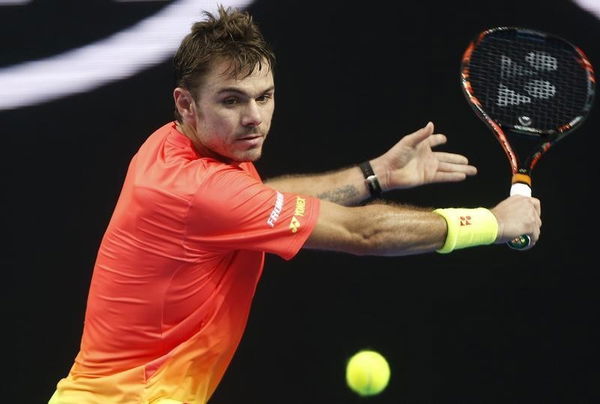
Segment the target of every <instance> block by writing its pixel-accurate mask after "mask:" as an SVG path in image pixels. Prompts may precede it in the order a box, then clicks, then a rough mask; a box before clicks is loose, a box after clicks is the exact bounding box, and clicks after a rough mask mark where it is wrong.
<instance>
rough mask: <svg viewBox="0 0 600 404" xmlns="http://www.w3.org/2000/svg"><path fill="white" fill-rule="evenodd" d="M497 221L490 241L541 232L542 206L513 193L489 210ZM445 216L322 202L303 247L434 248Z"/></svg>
mask: <svg viewBox="0 0 600 404" xmlns="http://www.w3.org/2000/svg"><path fill="white" fill-rule="evenodd" d="M490 210H491V212H492V213H493V214H494V216H495V218H496V220H497V222H498V233H497V235H496V240H495V243H496V244H499V243H505V242H507V241H509V240H512V239H514V238H515V237H517V236H519V235H521V234H527V235H529V236H530V237H531V239H532V246H533V245H534V244H535V243H536V242H537V240H538V239H539V236H540V227H541V224H542V223H541V218H540V215H541V207H540V201H539V200H538V199H536V198H529V197H523V196H519V195H513V196H510V197H508V198H507V199H505V200H503V201H501V202H500V203H499V204H498V205H496V206H495V207H493V208H492V209H490ZM447 231H448V227H447V224H446V220H445V219H444V218H443V217H442V216H440V215H438V214H437V213H434V212H433V211H432V210H431V209H426V208H417V207H414V206H407V205H398V204H388V203H373V204H369V205H367V206H359V207H346V206H340V205H338V204H335V203H331V202H328V201H321V207H320V212H319V218H318V219H317V224H316V226H315V228H314V229H313V231H312V233H311V235H310V236H309V238H308V240H307V242H306V244H305V247H306V248H311V249H319V250H330V251H339V252H345V253H350V254H355V255H379V256H400V255H411V254H420V253H426V252H432V251H435V250H438V249H440V248H441V247H442V245H443V244H444V243H445V241H446V236H447Z"/></svg>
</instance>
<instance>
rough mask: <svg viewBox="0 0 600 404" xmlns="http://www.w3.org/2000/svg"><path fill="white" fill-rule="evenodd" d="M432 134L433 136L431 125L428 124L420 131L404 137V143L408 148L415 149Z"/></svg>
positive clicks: (430, 123)
mask: <svg viewBox="0 0 600 404" xmlns="http://www.w3.org/2000/svg"><path fill="white" fill-rule="evenodd" d="M432 134H433V123H432V122H428V123H427V125H425V126H424V127H422V128H421V129H419V130H417V131H415V132H413V133H411V134H410V135H406V136H405V137H404V141H405V142H406V144H407V145H408V146H410V147H417V146H418V145H419V143H421V142H422V141H424V140H425V139H427V138H428V137H429V136H431V135H432ZM442 136H443V135H442Z"/></svg>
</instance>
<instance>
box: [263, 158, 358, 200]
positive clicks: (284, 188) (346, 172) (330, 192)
mask: <svg viewBox="0 0 600 404" xmlns="http://www.w3.org/2000/svg"><path fill="white" fill-rule="evenodd" d="M265 183H266V184H268V185H269V186H270V187H273V188H275V189H276V190H278V191H280V192H292V193H296V194H303V195H310V196H314V197H317V198H319V199H323V200H326V201H330V202H335V203H337V204H339V205H344V206H352V205H356V204H358V203H360V202H362V201H364V200H365V199H367V198H368V197H369V190H368V188H367V185H366V183H365V179H364V177H363V174H362V172H361V170H360V168H358V166H354V167H348V168H344V169H341V170H337V171H331V172H327V173H323V174H308V175H288V176H282V177H277V178H273V179H269V180H267V181H265Z"/></svg>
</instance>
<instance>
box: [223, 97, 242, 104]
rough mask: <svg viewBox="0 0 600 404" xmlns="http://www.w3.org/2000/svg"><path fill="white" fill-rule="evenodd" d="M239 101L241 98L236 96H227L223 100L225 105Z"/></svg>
mask: <svg viewBox="0 0 600 404" xmlns="http://www.w3.org/2000/svg"><path fill="white" fill-rule="evenodd" d="M238 102H239V100H238V99H237V98H235V97H229V98H225V99H224V100H223V104H225V105H235V104H237V103H238Z"/></svg>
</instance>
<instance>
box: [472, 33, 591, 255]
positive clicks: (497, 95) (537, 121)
mask: <svg viewBox="0 0 600 404" xmlns="http://www.w3.org/2000/svg"><path fill="white" fill-rule="evenodd" d="M461 83H462V90H463V93H464V95H465V97H466V99H467V102H468V104H469V105H471V107H472V108H473V110H474V111H475V113H476V114H477V116H478V117H479V118H480V119H481V120H483V122H485V123H486V124H487V126H488V127H489V128H490V129H491V131H492V133H493V134H494V135H495V136H496V138H497V139H498V141H499V142H500V145H501V146H502V148H503V149H504V152H505V154H506V157H507V158H508V161H509V163H510V168H511V171H512V181H511V182H512V185H511V188H510V195H515V194H518V195H525V196H531V173H532V171H533V169H534V167H535V166H536V164H537V163H538V161H539V160H540V158H541V157H542V156H543V155H544V154H545V153H547V152H548V150H549V149H550V148H551V147H552V146H554V145H555V144H556V143H557V142H558V141H559V140H561V139H563V138H564V137H565V136H566V135H568V134H569V133H572V132H573V131H574V130H575V129H577V128H579V127H580V126H581V124H582V123H583V122H584V120H585V118H586V117H587V115H588V114H589V112H590V110H591V108H592V104H593V100H594V88H595V79H594V71H593V68H592V65H591V63H590V61H589V60H588V58H587V57H586V56H585V54H584V53H583V52H582V51H581V49H579V48H577V47H576V46H574V45H573V44H571V43H570V42H568V41H566V40H564V39H562V38H560V37H558V36H556V35H552V34H548V33H545V32H540V31H535V30H531V29H526V28H518V27H497V28H492V29H488V30H486V31H483V32H481V33H480V34H479V35H478V36H477V37H476V38H475V39H474V40H472V41H471V42H470V44H469V46H468V47H467V49H466V50H465V52H464V55H463V58H462V64H461ZM519 142H520V143H519ZM517 144H518V145H519V146H520V149H517V147H516V145H517ZM517 150H518V151H519V154H517V152H516V151H517ZM530 243H531V239H530V237H529V236H528V235H522V236H520V237H517V238H515V239H513V240H511V241H509V242H508V245H509V246H510V247H511V248H514V249H517V250H522V249H524V248H526V247H528V246H529V244H530Z"/></svg>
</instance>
